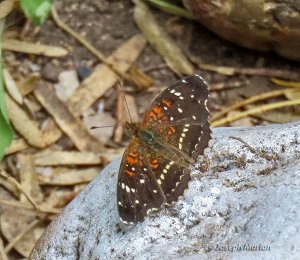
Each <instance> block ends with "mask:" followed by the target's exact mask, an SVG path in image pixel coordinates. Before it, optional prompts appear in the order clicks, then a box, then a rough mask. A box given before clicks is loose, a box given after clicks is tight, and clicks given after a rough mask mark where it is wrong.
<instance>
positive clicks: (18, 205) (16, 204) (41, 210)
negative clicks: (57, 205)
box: [0, 199, 60, 215]
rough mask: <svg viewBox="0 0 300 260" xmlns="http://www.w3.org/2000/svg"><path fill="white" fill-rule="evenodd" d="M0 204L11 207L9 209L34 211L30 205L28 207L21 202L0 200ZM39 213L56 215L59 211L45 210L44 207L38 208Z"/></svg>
mask: <svg viewBox="0 0 300 260" xmlns="http://www.w3.org/2000/svg"><path fill="white" fill-rule="evenodd" d="M0 204H2V205H7V206H11V207H16V208H24V209H30V210H34V208H32V207H31V205H29V204H27V203H22V202H19V201H14V200H3V199H0ZM39 212H41V213H46V214H54V215H57V214H58V213H59V212H60V210H59V209H54V208H46V207H44V206H40V208H39Z"/></svg>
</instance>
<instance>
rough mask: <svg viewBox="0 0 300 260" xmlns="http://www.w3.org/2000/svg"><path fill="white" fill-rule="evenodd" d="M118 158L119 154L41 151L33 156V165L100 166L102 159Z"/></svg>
mask: <svg viewBox="0 0 300 260" xmlns="http://www.w3.org/2000/svg"><path fill="white" fill-rule="evenodd" d="M119 156H120V154H119V153H116V154H109V153H90V152H62V151H43V152H40V153H36V154H35V155H34V163H35V165H37V166H58V165H72V166H73V165H100V164H102V163H103V157H105V158H106V160H108V161H112V160H114V159H116V158H118V157H119Z"/></svg>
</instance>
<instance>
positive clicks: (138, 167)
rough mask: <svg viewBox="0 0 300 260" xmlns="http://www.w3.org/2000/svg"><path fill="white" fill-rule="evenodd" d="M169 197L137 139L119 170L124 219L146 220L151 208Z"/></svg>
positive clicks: (121, 215) (126, 152) (131, 145)
mask: <svg viewBox="0 0 300 260" xmlns="http://www.w3.org/2000/svg"><path fill="white" fill-rule="evenodd" d="M165 200H166V199H165V196H164V194H163V192H162V189H161V188H160V185H159V184H158V182H157V179H156V178H155V176H154V174H153V171H152V170H151V166H150V164H149V161H148V159H146V153H145V151H144V150H143V148H142V147H140V146H139V142H138V140H137V139H136V138H134V139H133V140H132V142H131V143H130V145H129V146H128V148H127V149H126V151H125V153H124V155H123V158H122V163H121V167H120V170H119V177H118V187H117V203H118V212H119V216H120V218H121V220H122V221H123V222H128V223H135V222H138V221H141V220H143V219H144V217H145V216H146V215H147V213H148V211H149V210H152V209H158V208H160V207H161V206H162V205H163V204H164V203H165Z"/></svg>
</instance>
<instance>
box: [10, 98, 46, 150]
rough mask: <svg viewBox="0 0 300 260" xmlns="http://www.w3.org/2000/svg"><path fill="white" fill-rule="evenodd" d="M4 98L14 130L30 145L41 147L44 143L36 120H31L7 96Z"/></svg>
mask: <svg viewBox="0 0 300 260" xmlns="http://www.w3.org/2000/svg"><path fill="white" fill-rule="evenodd" d="M6 100H7V106H8V114H9V118H10V120H11V123H12V124H13V126H14V128H15V130H16V131H18V132H19V133H20V135H22V136H23V137H24V138H25V139H26V141H27V142H28V143H29V144H31V145H32V146H35V147H39V148H43V147H44V146H45V143H44V140H43V135H42V132H41V131H40V130H39V128H38V124H37V122H36V121H34V120H32V119H31V118H30V117H29V116H28V114H27V113H26V112H25V111H24V110H23V109H22V108H21V107H20V106H19V105H18V104H16V102H15V101H14V100H12V99H11V98H10V97H9V96H6Z"/></svg>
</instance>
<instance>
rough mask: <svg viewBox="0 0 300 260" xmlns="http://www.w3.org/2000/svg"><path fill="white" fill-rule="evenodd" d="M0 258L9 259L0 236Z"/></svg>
mask: <svg viewBox="0 0 300 260" xmlns="http://www.w3.org/2000/svg"><path fill="white" fill-rule="evenodd" d="M0 259H2V260H9V258H8V256H7V254H6V252H5V250H4V245H3V240H2V239H1V237H0Z"/></svg>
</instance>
